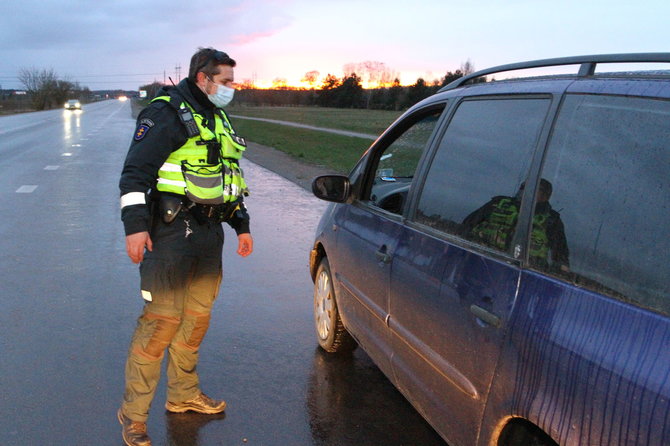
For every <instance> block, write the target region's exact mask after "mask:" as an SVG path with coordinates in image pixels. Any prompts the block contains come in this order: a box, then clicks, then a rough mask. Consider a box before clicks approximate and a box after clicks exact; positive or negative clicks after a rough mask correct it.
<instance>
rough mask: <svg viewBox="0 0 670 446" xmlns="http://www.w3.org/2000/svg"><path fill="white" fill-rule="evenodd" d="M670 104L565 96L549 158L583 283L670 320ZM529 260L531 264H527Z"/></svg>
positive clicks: (547, 171)
mask: <svg viewBox="0 0 670 446" xmlns="http://www.w3.org/2000/svg"><path fill="white" fill-rule="evenodd" d="M668 123H670V101H666V100H654V99H646V98H633V97H618V96H602V95H600V96H599V95H568V96H567V97H566V98H565V101H564V103H563V105H562V107H561V110H560V113H559V117H558V120H557V122H556V126H555V129H554V133H553V136H552V139H551V141H550V145H549V148H548V152H547V156H546V159H545V162H544V167H543V174H542V177H543V178H544V179H546V180H547V181H549V182H550V183H551V184H552V185H553V192H552V196H551V203H552V206H553V209H554V210H555V211H556V212H557V213H559V214H560V219H561V220H562V223H563V225H564V230H565V236H566V239H567V247H568V253H567V262H566V265H564V266H561V267H559V268H556V265H551V263H552V262H551V261H549V262H545V263H538V262H534V263H535V267H536V268H538V269H541V270H543V271H549V272H550V273H552V274H556V275H558V276H560V277H562V278H565V279H568V280H570V281H572V282H575V283H577V284H579V285H581V286H584V287H588V288H591V289H593V290H595V291H598V292H600V293H604V294H608V295H611V296H614V297H616V298H619V299H622V300H625V301H629V302H634V303H637V304H639V305H641V306H644V307H646V308H650V309H653V310H655V311H658V312H662V313H665V314H670V303H669V302H668V291H669V290H668V283H670V282H669V280H668V278H669V277H670V258H669V256H670V237H669V236H668V226H669V222H670V199H669V198H668V196H669V194H670V175H669V174H668V172H670V125H668ZM531 260H532V259H531Z"/></svg>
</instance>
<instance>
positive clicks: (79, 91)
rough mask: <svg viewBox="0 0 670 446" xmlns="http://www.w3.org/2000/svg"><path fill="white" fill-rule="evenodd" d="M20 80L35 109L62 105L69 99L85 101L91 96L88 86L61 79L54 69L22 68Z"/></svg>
mask: <svg viewBox="0 0 670 446" xmlns="http://www.w3.org/2000/svg"><path fill="white" fill-rule="evenodd" d="M19 81H20V82H21V84H23V87H24V88H25V90H26V93H27V95H28V98H29V99H30V102H31V104H32V107H33V108H34V109H35V110H47V109H50V108H55V107H62V106H63V104H64V103H65V101H67V100H68V99H79V100H82V101H85V100H90V98H91V91H90V90H89V89H88V87H81V86H80V85H79V83H77V82H71V81H69V80H67V79H61V78H60V77H59V76H58V75H57V74H56V72H55V71H54V70H53V69H37V68H21V69H20V70H19Z"/></svg>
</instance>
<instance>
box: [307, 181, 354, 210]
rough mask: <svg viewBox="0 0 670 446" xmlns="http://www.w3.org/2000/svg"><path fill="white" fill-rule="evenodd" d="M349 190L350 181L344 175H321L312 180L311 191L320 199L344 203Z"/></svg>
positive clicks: (347, 197)
mask: <svg viewBox="0 0 670 446" xmlns="http://www.w3.org/2000/svg"><path fill="white" fill-rule="evenodd" d="M350 192H351V183H350V182H349V178H348V177H346V176H344V175H322V176H318V177H316V178H314V179H313V180H312V193H313V194H314V195H315V196H316V197H317V198H320V199H322V200H326V201H334V202H335V203H344V202H345V201H347V200H348V199H349V195H350Z"/></svg>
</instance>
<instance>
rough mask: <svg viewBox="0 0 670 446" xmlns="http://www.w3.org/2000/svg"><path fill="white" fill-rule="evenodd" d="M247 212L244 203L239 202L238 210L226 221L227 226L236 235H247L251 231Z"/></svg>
mask: <svg viewBox="0 0 670 446" xmlns="http://www.w3.org/2000/svg"><path fill="white" fill-rule="evenodd" d="M250 220H251V217H249V212H248V211H247V207H246V206H245V205H244V201H240V208H239V209H238V210H236V211H235V212H234V213H233V216H232V217H231V218H230V219H229V220H228V224H229V225H230V227H231V228H233V229H234V230H235V233H236V234H237V235H240V234H249V233H250V232H251V229H250V227H249V222H250Z"/></svg>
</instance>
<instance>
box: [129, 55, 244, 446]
mask: <svg viewBox="0 0 670 446" xmlns="http://www.w3.org/2000/svg"><path fill="white" fill-rule="evenodd" d="M235 65H236V63H235V61H234V60H233V59H231V58H230V57H229V56H228V55H227V54H226V53H224V52H221V51H217V50H215V49H213V48H200V49H199V50H198V51H197V52H196V53H195V54H194V55H193V57H192V58H191V64H190V69H189V75H188V78H187V79H184V80H182V81H181V82H180V83H179V84H178V85H177V86H175V87H165V88H163V89H162V90H161V91H160V92H159V93H158V96H157V98H156V99H154V100H153V101H152V102H151V103H150V104H149V106H147V107H146V108H145V109H144V110H143V111H142V112H141V113H140V115H139V117H138V120H137V129H136V131H135V134H134V137H133V141H132V142H131V145H130V148H129V150H128V155H127V157H126V160H125V164H124V166H123V171H122V174H121V180H120V182H119V187H120V189H121V217H122V220H123V224H124V228H125V233H126V250H127V253H128V256H129V257H130V259H131V260H132V261H133V262H134V263H140V278H141V296H142V298H143V299H144V300H145V305H144V309H143V312H142V314H141V316H140V317H139V319H138V321H137V328H136V329H135V333H134V335H133V337H132V341H131V345H130V349H129V352H128V358H127V362H126V372H125V373H126V384H125V393H124V396H123V403H122V405H121V408H120V409H119V411H118V414H117V415H118V419H119V422H120V423H121V425H122V426H123V429H122V434H123V439H124V441H125V443H126V444H127V445H150V444H151V440H150V438H149V436H148V434H147V430H146V420H147V417H148V413H149V406H150V405H151V401H152V399H153V397H154V393H155V390H156V386H157V384H158V381H159V377H160V369H161V362H162V359H163V356H164V355H165V351H166V349H167V352H168V354H167V356H168V363H167V380H168V384H167V403H166V406H165V407H166V409H167V410H168V411H170V412H186V411H194V412H199V413H204V414H215V413H221V412H223V411H224V410H225V407H226V403H225V402H224V401H220V400H215V399H213V398H210V397H208V396H207V395H205V394H204V393H203V392H202V390H201V389H200V383H199V381H198V375H197V373H196V366H197V363H198V350H199V347H200V343H201V342H202V340H203V337H204V336H205V333H206V332H207V329H208V327H209V320H210V314H211V309H212V305H213V303H214V300H215V298H216V296H217V294H218V291H219V284H220V281H221V272H222V264H221V262H222V261H221V253H222V247H223V228H222V227H221V223H222V222H226V223H228V224H229V225H230V226H231V227H232V228H233V229H234V230H235V232H236V233H237V238H238V248H237V253H238V254H239V255H240V256H242V257H246V256H248V255H249V254H251V252H252V250H253V240H252V237H251V235H250V232H249V215H248V213H247V210H246V208H245V206H244V202H243V197H244V196H245V194H246V191H247V189H246V183H245V181H244V177H243V175H242V170H241V169H240V167H239V160H240V158H241V156H242V154H243V152H244V150H245V148H246V143H245V140H244V138H241V137H240V136H239V135H237V134H236V133H235V130H234V129H233V127H232V125H231V124H230V121H229V119H228V117H227V116H226V114H225V112H224V111H223V109H222V108H223V107H225V106H226V105H227V104H228V103H229V102H230V100H231V99H232V97H233V93H234V89H233V88H232V85H233V79H234V78H233V68H234V67H235Z"/></svg>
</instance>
